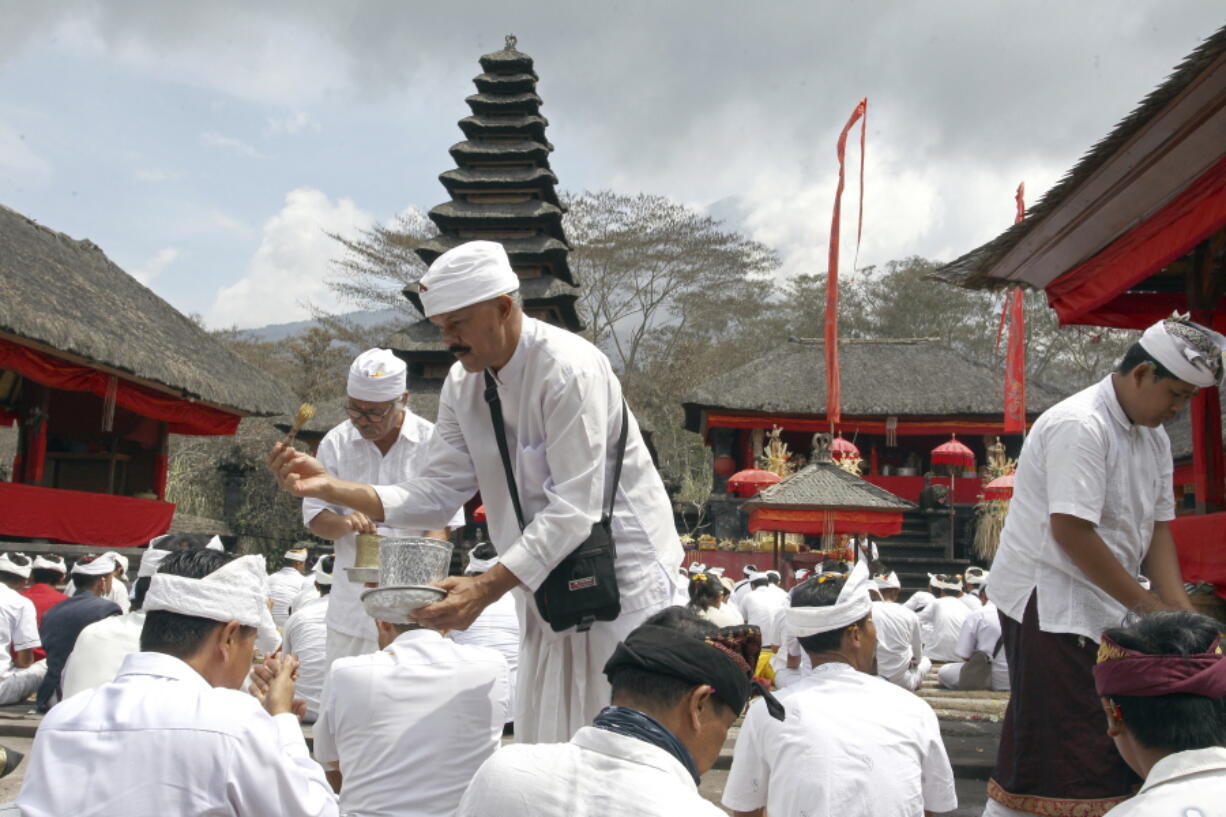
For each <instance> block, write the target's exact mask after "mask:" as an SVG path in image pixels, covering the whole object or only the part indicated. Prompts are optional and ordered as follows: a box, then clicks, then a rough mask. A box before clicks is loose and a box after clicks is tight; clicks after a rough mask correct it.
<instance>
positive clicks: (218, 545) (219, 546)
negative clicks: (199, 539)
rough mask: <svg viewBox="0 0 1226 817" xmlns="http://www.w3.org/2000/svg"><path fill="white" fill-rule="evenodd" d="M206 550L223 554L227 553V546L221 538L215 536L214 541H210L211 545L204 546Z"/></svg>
mask: <svg viewBox="0 0 1226 817" xmlns="http://www.w3.org/2000/svg"><path fill="white" fill-rule="evenodd" d="M204 549H205V550H220V551H221V552H222V553H225V552H226V546H225V545H224V544H223V543H222V541H221V537H220V536H214V537H213V538H212V539H210V540H209V543H208V544H207V545H205V546H204Z"/></svg>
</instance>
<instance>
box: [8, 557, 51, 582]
mask: <svg viewBox="0 0 1226 817" xmlns="http://www.w3.org/2000/svg"><path fill="white" fill-rule="evenodd" d="M14 555H16V556H25V554H24V553H19V554H14ZM33 566H34V563H33V560H31V559H29V557H27V558H26V563H25V564H18V563H17V562H16V561H15V560H13V559H12V558H10V557H9V555H8V554H7V553H0V571H4V572H5V573H12V574H13V575H14V576H20V577H21V578H23V579H28V578H30V569H31V568H32V567H33ZM59 569H61V570H62V569H63V568H59Z"/></svg>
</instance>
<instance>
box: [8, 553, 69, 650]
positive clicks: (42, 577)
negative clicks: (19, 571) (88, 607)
mask: <svg viewBox="0 0 1226 817" xmlns="http://www.w3.org/2000/svg"><path fill="white" fill-rule="evenodd" d="M67 576H68V565H66V564H65V563H64V557H63V556H56V555H55V554H54V553H52V554H48V555H46V556H35V557H34V562H33V564H31V565H30V583H29V584H28V585H27V586H26V587H25V588H24V589H22V590H21V591H20V593H21V595H23V596H25V597H26V598H27V599H29V600H30V601H32V602H33V603H34V613H35V615H36V616H37V617H38V626H40V627H41V626H42V623H43V615H44V614H45V613H46V612H47V611H48V610H50V609H51V608H52V607H54V606H55V605H57V604H59V603H60V602H61V601H63V600H64V599H66V598H68V596H66V595H64V594H63V593H61V592H60V590H59V588H60V586H61V585H63V583H64V579H65V578H66V577H67ZM46 657H47V651H46V650H44V649H43V648H42V647H39V648H38V649H36V650H35V651H34V660H35V661H41V660H42V659H44V658H46Z"/></svg>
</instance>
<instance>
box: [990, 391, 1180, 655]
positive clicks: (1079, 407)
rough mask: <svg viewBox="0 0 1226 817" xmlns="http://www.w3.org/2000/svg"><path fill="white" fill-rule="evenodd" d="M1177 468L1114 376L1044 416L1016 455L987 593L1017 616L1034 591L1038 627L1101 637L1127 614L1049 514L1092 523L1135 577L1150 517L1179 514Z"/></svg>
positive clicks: (1158, 431)
mask: <svg viewBox="0 0 1226 817" xmlns="http://www.w3.org/2000/svg"><path fill="white" fill-rule="evenodd" d="M1173 469H1174V461H1173V460H1172V459H1171V443H1170V440H1169V439H1168V438H1167V436H1166V430H1165V429H1163V428H1161V427H1159V428H1147V427H1145V426H1138V425H1134V424H1133V423H1132V421H1130V420H1129V419H1128V415H1127V414H1125V413H1124V409H1123V407H1121V406H1120V401H1119V398H1117V397H1116V396H1115V388H1114V386H1113V385H1112V379H1111V376H1110V375H1108V376H1107V377H1105V378H1103V379H1102V380H1100V381H1099V382H1098V383H1095V384H1094V385H1093V386H1090V387H1089V388H1087V389H1083V390H1082V391H1079V392H1077V393H1076V394H1074V395H1073V396H1072V397H1069V398H1067V399H1065V400H1062V401H1061V402H1059V403H1057V404H1056V405H1054V406H1052V407H1051V408H1049V409H1048V410H1047V411H1045V412H1043V414H1042V415H1040V417H1039V419H1038V420H1036V421H1035V424H1034V428H1033V429H1031V432H1030V434H1028V435H1027V436H1026V443H1025V445H1023V446H1022V454H1021V456H1020V457H1019V458H1018V463H1017V474H1016V476H1015V478H1014V483H1013V485H1014V487H1013V499H1012V500H1011V501H1010V502H1009V515H1008V517H1006V519H1005V527H1004V530H1002V531H1001V534H1000V549H999V551H998V552H997V554H996V558H995V559H994V560H993V561H992V574H991V576H989V577H988V596H989V597H990V598H991V599H992V601H993V602H995V604H996V606H997V607H998V608H999V609H1000V611H1001V612H1002V613H1004V614H1005V615H1007V616H1008V617H1009V618H1011V619H1013V620H1014V621H1021V620H1022V616H1023V614H1024V613H1025V610H1026V604H1027V602H1029V600H1030V595H1031V594H1032V593H1034V592H1035V591H1036V589H1037V591H1038V613H1039V629H1041V630H1043V632H1047V633H1071V634H1073V635H1080V636H1084V637H1086V638H1089V639H1091V640H1092V641H1094V642H1095V643H1097V642H1098V640H1099V638H1101V637H1102V633H1103V630H1106V629H1107V628H1109V627H1114V626H1116V625H1118V624H1119V623H1120V620H1121V619H1123V617H1124V614H1125V613H1126V612H1127V611H1126V610H1125V609H1124V607H1123V605H1121V604H1120V603H1119V602H1118V601H1116V600H1115V599H1113V598H1112V597H1111V596H1110V595H1108V594H1107V593H1105V592H1103V590H1101V589H1100V588H1099V587H1098V586H1097V585H1095V584H1094V583H1093V582H1091V581H1090V580H1089V579H1087V578H1086V576H1085V574H1084V573H1082V572H1081V569H1080V568H1078V567H1077V566H1076V565H1075V564H1073V561H1072V560H1071V559H1070V558H1069V557H1068V554H1066V553H1065V552H1064V549H1063V548H1062V547H1061V546H1060V545H1059V544H1058V543H1057V542H1056V540H1055V539H1054V538H1053V537H1052V534H1051V515H1052V514H1053V513H1059V514H1067V515H1069V516H1075V517H1077V518H1078V519H1084V520H1086V521H1087V522H1090V523H1091V524H1093V525H1094V530H1095V532H1097V533H1098V535H1099V536H1100V537H1102V540H1103V542H1104V543H1106V545H1107V547H1108V548H1109V549H1110V550H1111V554H1112V555H1113V556H1115V558H1117V559H1118V560H1119V562H1120V564H1121V565H1123V566H1124V569H1125V570H1127V571H1128V572H1129V575H1132V576H1136V575H1138V574H1139V573H1140V572H1141V562H1142V561H1143V560H1144V559H1145V556H1146V554H1148V553H1149V546H1150V542H1151V540H1152V539H1153V532H1154V523H1156V522H1163V521H1168V520H1171V519H1174V518H1175V493H1174V489H1173V488H1172V486H1171V479H1172V472H1173Z"/></svg>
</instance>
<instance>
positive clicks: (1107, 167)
mask: <svg viewBox="0 0 1226 817" xmlns="http://www.w3.org/2000/svg"><path fill="white" fill-rule="evenodd" d="M933 275H934V276H935V277H938V278H940V279H942V280H945V281H947V282H949V283H954V284H957V285H959V286H965V287H971V288H1000V287H1008V286H1026V287H1031V288H1035V289H1042V290H1044V291H1045V293H1046V294H1047V298H1048V302H1049V303H1050V304H1051V306H1052V308H1053V309H1055V310H1056V312H1057V314H1058V315H1059V317H1060V321H1061V323H1065V324H1084V325H1091V326H1110V327H1121V328H1130V329H1143V328H1144V327H1146V326H1148V325H1149V324H1151V323H1153V322H1155V321H1157V320H1159V319H1161V318H1164V317H1166V316H1168V315H1170V314H1171V313H1172V312H1173V311H1179V312H1190V313H1191V316H1192V319H1193V320H1195V321H1198V322H1200V323H1202V324H1205V325H1207V326H1211V327H1213V328H1214V329H1216V330H1218V331H1224V330H1226V27H1223V28H1221V29H1219V30H1218V31H1217V32H1215V33H1214V34H1213V35H1212V36H1210V37H1209V38H1208V39H1207V40H1205V42H1204V43H1203V44H1201V46H1200V47H1199V48H1197V49H1196V50H1195V51H1193V52H1192V53H1191V54H1190V55H1189V56H1188V57H1187V58H1186V59H1185V60H1184V61H1183V63H1182V64H1181V65H1180V66H1179V67H1178V68H1176V70H1175V72H1174V73H1173V74H1172V75H1171V76H1170V78H1168V79H1167V80H1166V82H1164V83H1163V84H1162V85H1160V86H1159V87H1158V88H1156V89H1155V90H1154V91H1153V92H1152V93H1150V94H1149V96H1147V97H1146V98H1145V99H1144V100H1142V102H1141V103H1140V105H1139V106H1138V107H1137V108H1136V110H1134V111H1133V112H1132V113H1131V114H1129V115H1128V116H1127V117H1126V118H1125V119H1124V120H1123V121H1121V122H1120V123H1119V124H1118V125H1117V126H1116V128H1115V129H1114V130H1113V131H1112V132H1111V133H1109V134H1108V135H1107V136H1106V137H1104V138H1103V139H1102V141H1100V142H1099V143H1098V144H1097V145H1095V146H1094V147H1093V148H1091V149H1090V150H1089V152H1087V153H1086V154H1085V156H1084V157H1082V159H1081V160H1080V161H1079V162H1078V163H1077V165H1076V166H1075V167H1073V169H1072V170H1070V171H1069V172H1068V173H1067V174H1066V175H1065V177H1064V178H1063V179H1062V180H1061V181H1060V182H1059V183H1058V184H1057V185H1056V186H1055V187H1053V188H1052V189H1051V190H1049V191H1048V193H1047V194H1046V195H1045V196H1044V197H1043V199H1042V200H1041V201H1040V202H1039V203H1038V204H1036V205H1035V206H1034V208H1032V209H1031V211H1030V212H1029V213H1028V214H1027V216H1026V218H1025V219H1024V220H1023V221H1021V222H1019V223H1018V224H1016V225H1014V226H1013V227H1012V228H1010V229H1009V230H1007V231H1006V232H1004V233H1002V234H1001V235H1000V236H998V237H997V238H995V239H993V240H992V241H990V242H988V243H987V244H984V245H983V246H981V247H979V248H977V249H975V250H972V251H970V252H968V253H967V254H965V255H963V256H962V257H961V258H959V259H957V260H956V261H954V262H952V263H950V264H948V265H946V266H945V267H943V268H941V269H939V270H937V271H936V272H935V273H933ZM1171 426H1172V428H1171V431H1172V432H1173V433H1172V438H1173V439H1172V443H1173V445H1172V448H1173V453H1174V455H1175V457H1176V459H1177V460H1182V461H1181V462H1178V465H1179V466H1181V467H1178V468H1177V469H1176V473H1175V481H1176V483H1177V486H1176V487H1177V493H1178V494H1180V496H1181V499H1182V501H1181V509H1182V510H1183V511H1185V512H1186V513H1188V514H1189V515H1186V516H1182V517H1180V518H1179V519H1177V520H1176V521H1175V523H1173V524H1172V530H1173V531H1174V533H1175V538H1176V543H1177V545H1178V546H1179V552H1180V562H1181V566H1182V568H1183V572H1184V578H1185V580H1187V581H1189V582H1197V581H1204V582H1208V583H1211V584H1213V585H1215V586H1216V587H1217V592H1218V594H1219V595H1226V525H1224V524H1223V523H1224V522H1226V470H1224V468H1223V445H1222V409H1221V394H1220V391H1219V390H1218V389H1201V390H1200V392H1199V393H1198V394H1197V395H1196V397H1195V398H1194V399H1193V400H1192V405H1191V410H1190V412H1189V413H1188V416H1186V417H1184V418H1180V419H1178V420H1176V421H1175V422H1174V423H1172V424H1171Z"/></svg>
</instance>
